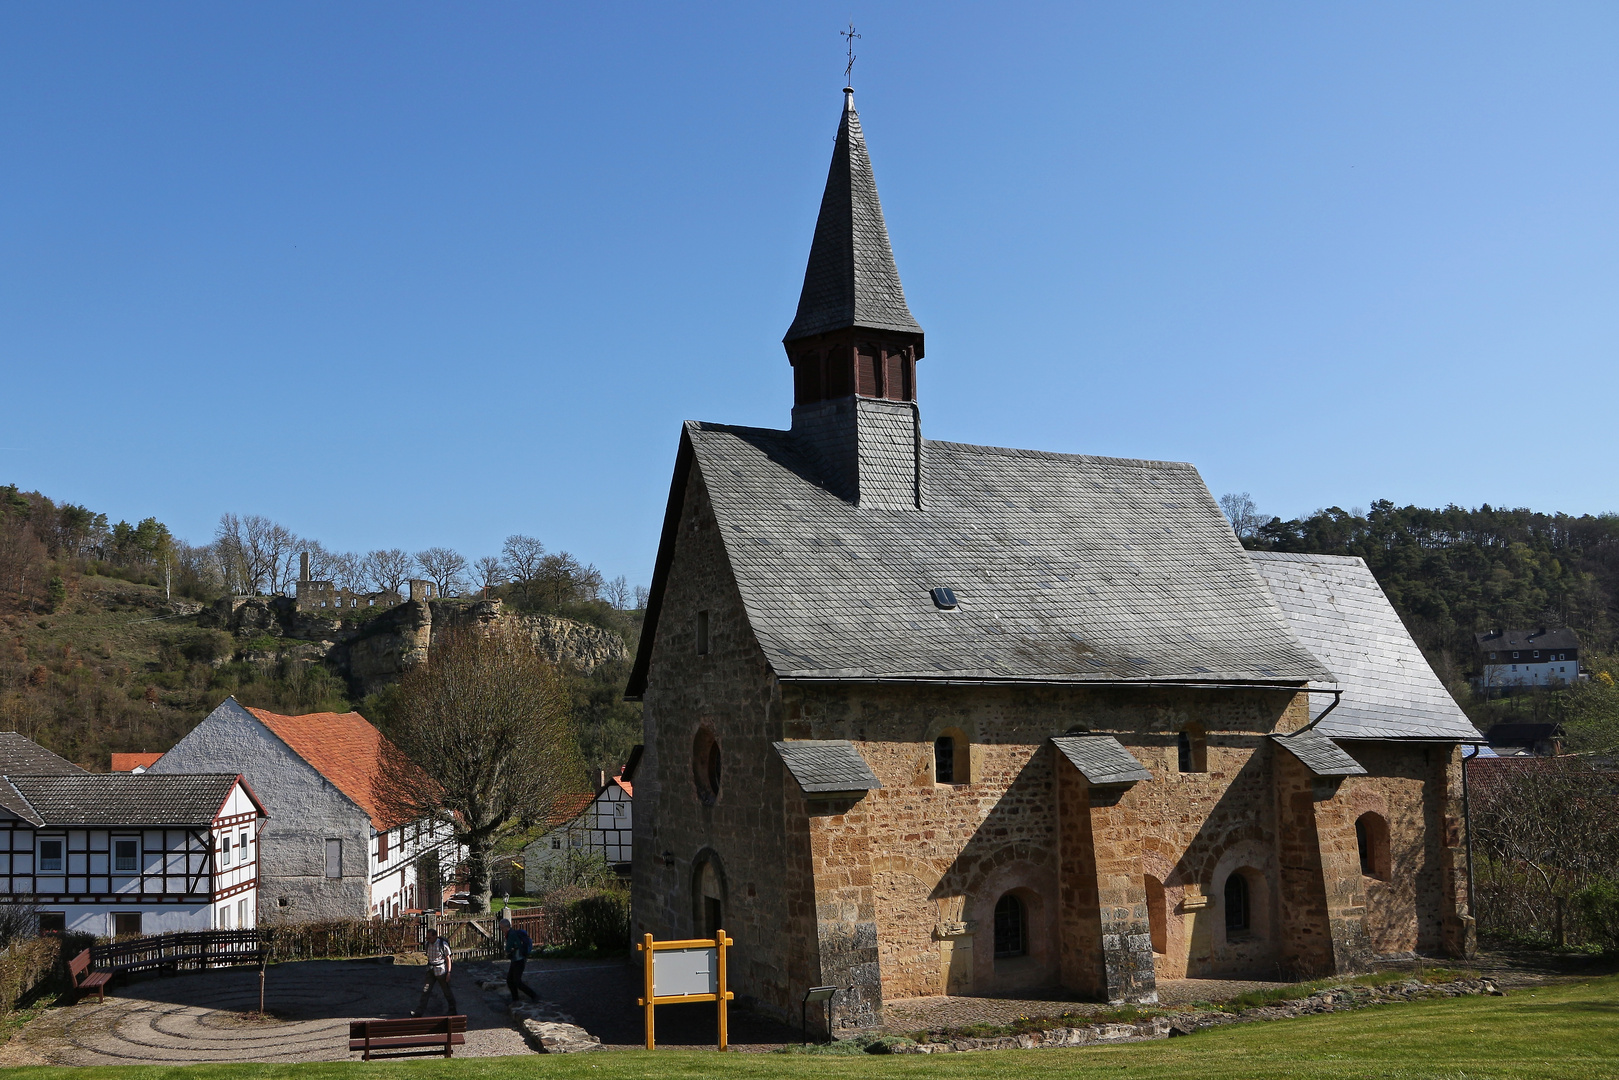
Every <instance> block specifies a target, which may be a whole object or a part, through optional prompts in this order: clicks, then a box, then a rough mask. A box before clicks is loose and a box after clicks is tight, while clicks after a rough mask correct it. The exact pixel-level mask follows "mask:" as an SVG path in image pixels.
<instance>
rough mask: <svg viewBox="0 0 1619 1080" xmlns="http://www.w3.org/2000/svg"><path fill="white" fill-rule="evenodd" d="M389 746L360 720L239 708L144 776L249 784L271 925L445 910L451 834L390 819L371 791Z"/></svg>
mask: <svg viewBox="0 0 1619 1080" xmlns="http://www.w3.org/2000/svg"><path fill="white" fill-rule="evenodd" d="M387 746H388V742H387V739H386V738H385V737H384V736H383V734H382V733H381V732H380V731H378V730H377V729H376V728H374V727H372V726H371V724H370V723H369V722H368V721H367V720H366V719H365V717H363V716H361V715H360V714H359V713H352V712H351V713H310V714H308V715H305V716H282V715H280V714H279V713H272V712H269V711H267V710H264V709H249V708H246V707H244V706H242V705H241V704H239V703H238V702H237V701H236V699H235V698H234V697H232V698H227V699H226V700H225V701H224V703H223V704H221V705H220V706H219V707H218V708H217V709H215V710H214V711H213V712H212V713H210V714H209V715H208V716H207V718H205V719H204V720H203V721H202V722H201V723H200V724H198V725H197V726H196V727H194V728H192V729H191V731H190V732H189V733H188V734H187V735H186V736H185V738H183V739H181V740H180V741H179V742H178V743H177V744H175V746H174V749H172V750H170V751H169V752H168V753H166V754H164V755H163V756H162V757H161V758H160V759H158V761H157V762H156V763H155V764H153V765H152V766H151V768H150V770H149V772H148V773H147V774H146V775H152V774H165V773H187V772H201V771H208V770H213V771H224V770H227V769H231V770H235V771H239V772H241V773H242V774H244V775H245V776H246V777H247V779H248V782H249V783H250V784H251V785H252V786H253V790H254V791H255V792H257V793H258V796H259V798H260V799H262V800H263V802H264V805H265V806H266V807H267V808H268V810H269V812H270V822H269V824H268V825H267V826H266V828H265V831H264V866H263V872H262V884H261V888H260V904H261V907H262V913H263V915H262V917H263V919H264V920H265V921H267V922H268V921H279V922H304V921H309V920H313V919H333V918H366V917H369V916H375V915H384V916H388V915H397V914H399V913H400V912H401V911H404V910H406V909H409V908H421V907H436V906H437V905H438V903H439V899H440V896H439V890H440V884H439V883H440V882H442V881H443V880H445V878H446V877H447V876H448V875H449V873H450V872H451V871H452V870H453V868H454V866H455V864H456V862H457V861H458V859H457V858H456V848H455V845H454V842H453V840H452V838H451V835H450V830H449V827H448V826H447V825H444V824H435V823H434V822H430V821H421V822H409V821H396V820H392V819H390V818H389V817H388V815H386V814H385V813H384V812H383V810H382V809H381V807H380V805H379V802H378V800H377V797H376V793H375V791H374V787H375V784H376V781H377V779H378V778H379V776H380V775H381V770H382V760H383V753H384V749H385V747H387Z"/></svg>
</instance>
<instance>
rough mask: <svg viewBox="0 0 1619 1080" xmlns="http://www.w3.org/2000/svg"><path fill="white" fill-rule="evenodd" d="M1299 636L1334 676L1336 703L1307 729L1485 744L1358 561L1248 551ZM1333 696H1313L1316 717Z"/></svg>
mask: <svg viewBox="0 0 1619 1080" xmlns="http://www.w3.org/2000/svg"><path fill="white" fill-rule="evenodd" d="M1248 555H1249V558H1250V559H1251V560H1252V561H1253V564H1254V566H1256V567H1257V568H1258V570H1259V572H1260V574H1261V575H1263V576H1264V578H1265V581H1266V583H1267V584H1268V585H1269V586H1270V590H1271V593H1272V594H1273V595H1274V596H1275V597H1276V602H1277V603H1278V604H1280V605H1281V608H1282V611H1283V613H1284V614H1285V615H1286V616H1287V619H1288V621H1289V622H1290V623H1292V624H1293V629H1294V630H1295V631H1297V632H1298V636H1299V639H1300V640H1301V641H1303V642H1304V644H1305V645H1306V646H1308V647H1309V649H1310V651H1311V652H1313V653H1315V654H1316V656H1318V657H1320V658H1321V662H1322V663H1323V664H1325V665H1326V666H1327V667H1329V668H1330V669H1332V670H1333V671H1334V672H1336V673H1337V682H1336V683H1334V682H1331V681H1324V680H1323V681H1317V682H1314V683H1312V685H1315V686H1318V687H1321V688H1334V687H1336V688H1338V689H1341V690H1343V696H1342V699H1341V700H1340V702H1339V704H1338V707H1337V708H1335V709H1333V710H1332V712H1331V713H1330V714H1329V715H1328V716H1327V717H1326V719H1324V720H1322V721H1321V723H1320V724H1319V725H1318V726H1317V727H1315V728H1312V729H1311V730H1312V731H1315V732H1316V733H1318V734H1320V735H1325V736H1327V737H1329V738H1335V739H1401V738H1405V739H1447V740H1449V739H1454V740H1458V741H1461V742H1483V741H1484V740H1483V738H1482V737H1481V736H1480V735H1479V733H1478V730H1477V729H1476V728H1474V727H1473V725H1472V723H1471V722H1469V721H1468V719H1467V716H1466V714H1465V713H1463V712H1462V710H1461V708H1460V707H1459V706H1458V705H1457V704H1456V701H1455V699H1454V698H1452V697H1451V696H1450V693H1449V691H1447V690H1446V689H1445V687H1444V684H1442V683H1441V682H1440V681H1439V677H1438V676H1437V675H1435V674H1434V672H1433V668H1431V667H1429V666H1428V661H1427V659H1426V658H1425V657H1424V656H1423V655H1422V650H1421V649H1419V648H1417V643H1416V642H1415V641H1413V640H1412V639H1411V634H1410V633H1409V632H1408V631H1407V630H1406V628H1405V624H1404V623H1402V622H1401V621H1400V616H1399V615H1398V614H1396V613H1395V611H1394V607H1393V605H1392V604H1390V603H1389V601H1388V597H1387V596H1385V595H1384V594H1383V590H1382V588H1381V587H1380V586H1379V585H1378V584H1377V579H1376V578H1374V577H1373V576H1372V572H1371V570H1370V569H1369V568H1368V567H1367V566H1366V563H1365V561H1364V560H1362V559H1360V558H1356V557H1354V556H1345V555H1290V554H1281V553H1278V552H1269V551H1251V552H1249V553H1248ZM1329 704H1331V699H1330V698H1328V699H1324V700H1323V699H1313V700H1312V701H1311V706H1310V708H1311V716H1312V718H1313V717H1318V716H1320V715H1321V713H1322V712H1323V711H1325V710H1326V708H1327V706H1328V705H1329Z"/></svg>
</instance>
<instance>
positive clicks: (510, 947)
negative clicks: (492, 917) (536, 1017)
mask: <svg viewBox="0 0 1619 1080" xmlns="http://www.w3.org/2000/svg"><path fill="white" fill-rule="evenodd" d="M500 928H501V929H502V930H504V931H505V932H506V935H505V936H506V959H508V960H510V961H511V962H512V965H511V967H509V968H507V969H506V989H507V990H510V991H511V994H512V1000H513V1001H516V1000H517V992H518V991H519V990H521V991H522V992H523V993H525V994H527V995H528V996H529V999H530V1000H531V1001H538V1000H540V995H538V994H536V993H535V992H534V991H533V990H531V989H529V985H528V983H526V982H524V981H523V968H524V967H526V966H527V965H528V955H529V953H531V952H533V951H534V939H533V938H531V937H529V936H528V931H526V930H521V929H519V928H517V927H515V926H513V925H512V917H511V916H510V915H506V914H502V915H501V916H500Z"/></svg>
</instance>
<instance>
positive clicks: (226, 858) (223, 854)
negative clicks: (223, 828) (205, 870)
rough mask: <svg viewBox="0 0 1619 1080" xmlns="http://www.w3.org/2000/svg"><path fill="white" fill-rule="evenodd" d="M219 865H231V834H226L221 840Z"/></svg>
mask: <svg viewBox="0 0 1619 1080" xmlns="http://www.w3.org/2000/svg"><path fill="white" fill-rule="evenodd" d="M219 865H220V866H229V865H230V834H229V833H226V834H225V835H224V836H221V837H220V838H219Z"/></svg>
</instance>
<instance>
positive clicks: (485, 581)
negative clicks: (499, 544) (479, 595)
mask: <svg viewBox="0 0 1619 1080" xmlns="http://www.w3.org/2000/svg"><path fill="white" fill-rule="evenodd" d="M472 572H473V574H474V576H475V577H476V580H477V582H478V588H480V589H482V590H483V591H485V592H488V591H489V590H490V589H493V588H495V587H496V586H497V585H504V584H505V583H506V563H505V560H503V559H501V558H500V557H499V556H498V555H482V556H479V558H478V561H477V562H475V563H473V564H472Z"/></svg>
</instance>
